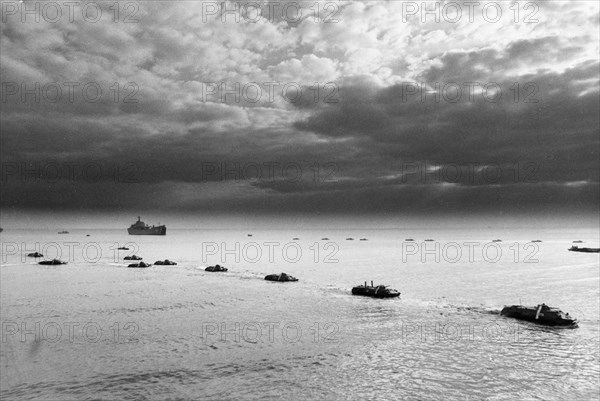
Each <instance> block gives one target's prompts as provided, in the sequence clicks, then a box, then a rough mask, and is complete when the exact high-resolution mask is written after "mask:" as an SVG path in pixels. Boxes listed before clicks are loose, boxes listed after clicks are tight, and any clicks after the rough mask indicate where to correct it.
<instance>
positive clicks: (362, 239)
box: [360, 238, 368, 241]
mask: <svg viewBox="0 0 600 401" xmlns="http://www.w3.org/2000/svg"><path fill="white" fill-rule="evenodd" d="M360 240H361V241H368V239H366V238H361V239H360Z"/></svg>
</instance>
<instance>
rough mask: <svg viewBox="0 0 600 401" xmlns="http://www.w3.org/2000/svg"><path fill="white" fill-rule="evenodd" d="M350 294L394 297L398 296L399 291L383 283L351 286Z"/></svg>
mask: <svg viewBox="0 0 600 401" xmlns="http://www.w3.org/2000/svg"><path fill="white" fill-rule="evenodd" d="M352 295H364V296H366V297H373V298H396V297H399V296H400V292H399V291H396V290H394V289H392V288H387V287H386V286H385V285H373V282H372V281H371V285H367V282H366V281H365V284H364V285H359V286H356V287H353V288H352Z"/></svg>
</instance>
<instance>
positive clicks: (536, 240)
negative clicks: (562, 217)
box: [531, 239, 542, 242]
mask: <svg viewBox="0 0 600 401" xmlns="http://www.w3.org/2000/svg"><path fill="white" fill-rule="evenodd" d="M531 242H542V240H541V239H534V240H533V241H531Z"/></svg>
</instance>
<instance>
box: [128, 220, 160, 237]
mask: <svg viewBox="0 0 600 401" xmlns="http://www.w3.org/2000/svg"><path fill="white" fill-rule="evenodd" d="M159 224H160V223H159ZM127 232H128V233H129V235H167V227H166V226H165V225H162V226H149V225H148V224H146V223H144V222H143V221H142V220H141V219H140V216H138V219H137V221H136V222H135V223H133V224H132V225H131V226H130V227H129V228H128V229H127Z"/></svg>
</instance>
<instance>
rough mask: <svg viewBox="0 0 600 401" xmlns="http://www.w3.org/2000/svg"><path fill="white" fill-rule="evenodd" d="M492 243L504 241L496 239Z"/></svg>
mask: <svg viewBox="0 0 600 401" xmlns="http://www.w3.org/2000/svg"><path fill="white" fill-rule="evenodd" d="M492 242H502V240H501V239H495V240H492Z"/></svg>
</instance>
